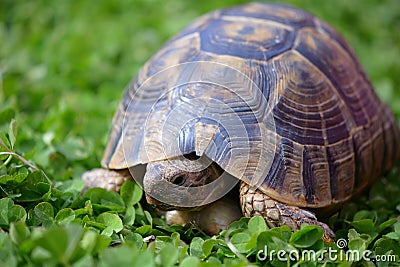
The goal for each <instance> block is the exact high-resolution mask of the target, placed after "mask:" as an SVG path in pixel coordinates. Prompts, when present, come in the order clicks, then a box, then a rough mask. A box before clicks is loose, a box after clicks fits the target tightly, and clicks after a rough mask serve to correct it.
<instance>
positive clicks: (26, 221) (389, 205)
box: [0, 0, 400, 267]
mask: <svg viewBox="0 0 400 267" xmlns="http://www.w3.org/2000/svg"><path fill="white" fill-rule="evenodd" d="M241 2H244V1H241V0H224V1H208V2H205V1H183V0H173V1H168V4H167V3H166V2H164V1H160V0H155V1H129V0H118V1H105V0H100V1H96V3H93V1H87V0H83V1H54V2H49V1H42V0H39V1H10V0H5V1H2V2H1V4H0V17H1V18H2V19H1V21H0V39H1V40H2V41H1V42H0V266H114V265H118V264H120V265H121V266H141V267H144V266H223V265H224V266H248V265H251V264H258V265H264V266H373V265H377V266H398V261H399V255H400V222H399V221H398V218H399V215H400V214H399V213H400V199H399V196H400V179H398V176H399V173H398V171H397V170H393V171H392V172H391V173H390V174H389V175H388V176H387V177H385V178H383V179H381V180H380V181H378V182H377V183H376V184H375V185H374V186H373V187H372V188H371V190H370V191H369V193H368V194H366V195H364V196H361V197H360V198H359V199H357V200H354V201H353V202H351V203H349V204H348V205H346V206H345V207H344V208H343V210H342V211H341V212H340V213H338V214H335V215H334V216H332V217H331V218H330V219H329V221H328V223H329V225H330V226H332V228H333V229H334V230H335V232H336V235H337V238H338V239H339V240H341V241H345V246H343V243H339V242H338V244H334V243H329V244H324V243H323V242H322V240H321V236H322V231H321V229H320V228H318V227H316V226H309V225H308V226H307V225H304V226H303V227H302V229H300V230H299V231H296V232H294V233H292V232H291V231H290V229H289V228H288V227H280V228H274V229H269V227H267V225H266V224H265V222H264V220H263V219H262V218H260V217H254V218H251V219H248V218H242V219H240V220H239V221H237V222H234V223H232V224H231V225H230V226H229V228H228V229H227V230H225V231H222V232H221V233H220V234H219V235H217V236H213V237H209V236H206V235H204V234H203V233H201V232H199V231H197V230H196V229H194V228H192V227H183V226H167V225H166V224H165V222H164V221H163V218H162V217H161V218H160V216H159V215H157V214H155V213H154V212H153V210H152V209H151V208H150V207H148V206H146V204H144V202H143V201H141V199H142V197H143V193H142V191H141V189H140V187H139V186H138V185H137V184H136V183H134V182H133V181H128V182H126V183H125V184H124V185H123V186H122V188H121V192H120V193H119V194H117V193H113V192H108V191H105V190H103V189H99V188H93V189H89V190H87V191H86V192H85V193H84V194H82V193H81V192H82V189H83V187H84V185H83V182H82V181H81V180H80V176H81V174H82V173H83V172H84V171H85V170H89V169H92V168H94V167H98V166H99V162H100V160H101V157H102V153H103V150H104V147H105V144H106V142H107V134H108V130H109V128H110V127H111V120H112V116H113V114H114V111H115V110H116V107H117V105H118V102H119V101H120V98H121V96H122V91H123V88H124V87H125V86H126V84H127V83H128V82H129V80H130V79H131V78H132V77H133V76H134V75H135V74H136V72H137V70H138V69H139V67H140V66H141V65H142V64H143V63H144V62H145V61H146V60H147V59H148V58H149V57H150V56H151V55H152V54H153V53H154V52H155V51H156V50H157V49H158V48H159V47H160V46H161V45H162V43H164V42H165V41H166V40H167V39H168V38H170V37H172V36H173V35H174V34H176V33H177V32H178V31H179V30H180V29H182V28H183V27H184V26H185V25H186V24H187V23H189V22H190V21H192V20H193V19H194V18H195V17H197V16H199V15H201V14H204V13H205V12H207V11H209V10H212V9H215V8H220V7H224V6H230V5H233V4H238V3H241ZM286 2H287V3H291V4H294V5H297V6H299V7H302V8H304V9H307V10H309V11H311V12H313V13H314V14H316V15H318V16H319V17H321V18H322V19H324V20H325V21H327V22H329V23H330V24H332V25H333V26H334V27H335V28H336V29H338V30H339V32H341V33H342V34H343V35H344V37H345V38H346V39H347V40H348V41H349V43H350V44H351V45H352V46H353V48H354V50H355V51H356V54H357V55H358V56H359V58H360V60H361V62H362V64H363V66H364V67H365V69H366V72H367V73H368V74H369V76H370V78H371V81H372V83H373V84H374V86H375V88H376V91H377V93H378V95H379V96H380V97H381V98H382V99H383V100H384V101H386V102H387V103H388V104H389V105H390V107H391V108H392V109H393V111H394V112H395V114H396V116H397V118H400V104H399V103H400V93H399V91H398V90H397V88H399V85H400V76H399V75H398V73H400V65H399V63H398V58H399V57H400V47H399V45H398V44H399V43H400V35H399V33H398V32H399V31H398V29H399V27H400V16H399V14H400V5H398V3H397V1H396V0H387V1H384V2H381V1H378V0H369V1H348V0H338V1H318V3H316V2H315V1H311V0H306V1H304V0H290V1H289V0H288V1H286ZM153 236H154V237H155V241H151V242H148V240H152V237H153ZM329 250H335V251H336V253H335V255H337V256H338V257H337V258H336V259H332V258H329V257H328V255H327V253H325V252H326V251H329ZM349 252H353V253H355V252H357V253H358V255H362V254H363V253H364V255H365V253H367V254H368V259H369V260H367V259H365V258H362V257H356V256H357V255H356V256H354V255H353V256H354V257H353V258H350V257H349V255H348V254H349ZM279 253H281V254H282V255H283V254H285V253H286V254H285V255H286V256H290V255H291V256H292V258H290V257H286V258H285V257H280V256H282V255H280V254H279ZM312 253H315V255H316V256H317V259H316V258H312V255H311V254H312ZM346 253H347V254H346ZM297 255H299V257H297V258H296V256H297ZM383 256H385V257H386V260H382V259H384V258H383ZM390 256H395V258H389V257H390ZM374 260H375V261H374ZM396 261H397V262H396Z"/></svg>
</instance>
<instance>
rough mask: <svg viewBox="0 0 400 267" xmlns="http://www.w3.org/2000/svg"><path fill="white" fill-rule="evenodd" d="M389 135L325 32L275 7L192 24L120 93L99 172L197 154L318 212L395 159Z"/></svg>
mask: <svg viewBox="0 0 400 267" xmlns="http://www.w3.org/2000/svg"><path fill="white" fill-rule="evenodd" d="M398 144H399V131H398V128H397V124H396V122H395V119H394V117H393V115H392V113H391V111H390V110H389V108H388V107H387V106H386V105H385V104H384V103H382V102H381V101H380V100H379V99H378V97H377V95H376V94H375V92H374V91H373V88H372V86H371V83H370V82H369V80H368V78H367V76H366V74H365V72H364V70H363V69H362V67H361V65H360V63H359V62H358V60H357V58H356V56H355V54H354V52H353V50H352V49H351V48H350V47H349V45H348V44H347V43H346V42H345V40H344V39H343V38H342V37H341V36H340V35H339V34H338V33H337V32H336V31H335V30H334V29H333V28H331V27H330V26H329V25H327V24H326V23H324V22H322V21H321V20H319V19H317V18H315V17H314V16H313V15H311V14H309V13H307V12H304V11H302V10H299V9H296V8H293V7H289V6H286V5H281V4H261V3H250V4H246V5H242V6H238V7H233V8H229V9H222V10H217V11H214V12H211V13H209V14H206V15H204V16H202V17H200V18H199V19H198V20H196V21H195V22H194V23H192V24H191V25H189V26H188V27H186V28H185V29H183V30H182V31H181V32H180V33H179V34H178V35H177V36H175V37H174V38H172V39H171V40H170V41H169V42H168V43H167V44H166V45H164V46H163V47H162V48H161V49H160V50H159V51H158V52H157V53H156V54H155V55H154V56H153V57H152V58H151V59H150V60H149V61H148V62H147V63H146V64H145V65H144V66H143V68H142V69H141V70H140V71H139V73H138V75H137V76H136V78H135V79H133V81H132V82H131V83H130V84H129V86H128V88H127V89H126V92H125V94H124V97H123V100H122V102H121V104H120V106H119V109H118V112H117V113H116V115H115V117H114V120H113V128H112V131H111V137H110V141H109V143H108V145H107V148H106V150H105V154H104V158H103V161H102V165H103V166H104V167H106V168H109V169H124V168H129V167H132V166H136V165H139V164H145V163H148V162H151V161H157V160H164V159H169V158H172V157H175V156H178V155H182V154H190V153H193V152H195V153H196V154H197V155H198V156H201V155H206V156H207V157H208V158H210V159H212V160H213V161H214V162H216V163H217V164H218V165H220V166H221V167H222V168H223V169H224V170H225V171H226V172H228V173H229V174H231V175H233V176H235V177H236V178H238V179H239V180H242V181H245V182H246V183H248V184H251V185H256V186H258V187H259V189H260V190H261V191H263V192H264V193H265V194H268V195H269V196H271V197H273V198H275V199H278V200H280V201H282V202H284V203H288V204H295V205H296V206H300V207H311V208H319V207H327V206H330V205H333V204H337V203H341V202H343V201H345V200H347V199H348V198H350V197H351V196H352V195H354V194H355V193H357V192H359V191H361V190H363V189H364V188H366V187H367V186H368V185H370V184H371V182H373V181H374V180H375V179H376V178H377V177H379V176H380V175H382V174H383V173H384V172H386V171H387V170H388V169H389V168H390V167H391V166H392V164H393V162H394V161H395V160H396V159H397V158H398V156H399V149H398V147H399V146H398Z"/></svg>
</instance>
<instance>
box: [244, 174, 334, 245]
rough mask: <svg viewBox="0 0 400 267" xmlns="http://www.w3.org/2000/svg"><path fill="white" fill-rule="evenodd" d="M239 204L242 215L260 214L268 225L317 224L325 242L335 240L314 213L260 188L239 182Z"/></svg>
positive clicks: (298, 225)
mask: <svg viewBox="0 0 400 267" xmlns="http://www.w3.org/2000/svg"><path fill="white" fill-rule="evenodd" d="M240 205H241V208H242V212H243V215H244V216H247V217H251V216H256V215H260V216H262V217H264V219H265V221H266V223H267V224H268V226H269V227H279V226H282V225H287V226H289V227H290V228H291V229H292V230H297V229H300V226H301V225H302V224H303V223H307V224H314V225H318V226H319V227H321V228H322V230H323V231H324V236H323V239H324V241H325V242H331V241H334V240H335V234H334V232H333V231H332V230H331V229H330V228H329V226H327V225H326V224H324V223H322V222H319V221H318V219H317V217H315V215H314V214H313V213H311V212H309V211H307V210H303V209H301V208H299V207H296V206H291V205H287V204H283V203H280V202H279V201H277V200H275V199H272V198H271V197H269V196H267V195H265V194H264V193H262V192H261V191H260V190H257V189H252V188H250V186H249V185H247V184H246V183H244V182H241V185H240Z"/></svg>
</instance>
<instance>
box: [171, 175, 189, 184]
mask: <svg viewBox="0 0 400 267" xmlns="http://www.w3.org/2000/svg"><path fill="white" fill-rule="evenodd" d="M171 182H172V183H173V184H175V185H178V186H182V185H184V184H185V182H186V178H185V176H184V175H181V174H180V175H177V176H176V177H174V178H172V180H171Z"/></svg>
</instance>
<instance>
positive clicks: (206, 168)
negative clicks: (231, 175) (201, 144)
mask: <svg viewBox="0 0 400 267" xmlns="http://www.w3.org/2000/svg"><path fill="white" fill-rule="evenodd" d="M222 173H223V170H222V169H221V168H220V167H219V166H218V165H217V164H216V163H215V162H212V161H211V160H209V159H207V158H203V157H201V158H199V157H197V156H195V155H193V154H190V155H186V156H181V157H177V158H174V159H168V160H162V161H155V162H150V163H148V164H147V170H146V174H145V176H144V179H143V189H144V191H145V193H146V200H147V202H148V203H149V204H151V205H153V206H155V207H157V208H159V209H161V210H198V209H201V208H202V207H203V206H205V203H206V202H207V197H209V193H210V192H209V191H210V190H209V187H208V188H207V187H204V186H206V185H208V184H211V183H212V182H213V181H216V179H218V177H220V175H221V174H222ZM200 203H204V205H202V204H200Z"/></svg>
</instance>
